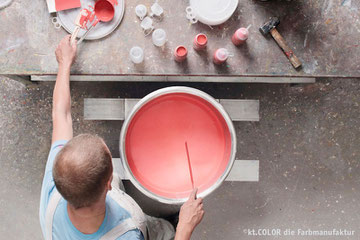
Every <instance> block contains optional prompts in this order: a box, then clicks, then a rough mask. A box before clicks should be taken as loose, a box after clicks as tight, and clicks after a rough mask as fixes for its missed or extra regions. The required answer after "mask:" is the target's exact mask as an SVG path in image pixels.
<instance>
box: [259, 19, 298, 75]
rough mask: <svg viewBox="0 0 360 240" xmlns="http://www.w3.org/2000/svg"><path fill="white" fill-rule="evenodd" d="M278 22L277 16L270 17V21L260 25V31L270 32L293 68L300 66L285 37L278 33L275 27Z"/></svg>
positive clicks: (263, 32) (264, 33)
mask: <svg viewBox="0 0 360 240" xmlns="http://www.w3.org/2000/svg"><path fill="white" fill-rule="evenodd" d="M279 24H280V20H279V19H278V18H277V17H274V18H270V21H268V22H267V23H264V25H263V26H262V27H260V32H261V33H262V34H263V35H264V36H265V35H266V34H268V33H269V32H270V34H271V36H272V37H273V38H274V39H275V41H276V43H277V44H278V45H279V47H280V48H281V49H282V50H283V51H284V53H285V55H286V56H287V58H288V59H289V61H290V62H291V64H292V65H293V66H294V68H295V69H297V68H299V67H300V66H301V62H300V61H299V59H298V58H297V57H296V56H295V54H294V52H293V51H292V50H291V48H290V47H289V46H288V45H287V43H286V42H285V39H284V38H283V37H282V36H281V35H280V33H279V32H278V30H276V27H277V26H278V25H279Z"/></svg>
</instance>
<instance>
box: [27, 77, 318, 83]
mask: <svg viewBox="0 0 360 240" xmlns="http://www.w3.org/2000/svg"><path fill="white" fill-rule="evenodd" d="M55 80H56V75H32V76H31V81H55ZM70 80H71V81H80V82H82V81H84V82H224V83H314V82H315V80H316V79H315V78H304V77H238V76H175V75H170V76H169V75H167V76H153V75H145V76H137V75H115V76H114V75H109V76H106V75H104V76H102V75H71V76H70Z"/></svg>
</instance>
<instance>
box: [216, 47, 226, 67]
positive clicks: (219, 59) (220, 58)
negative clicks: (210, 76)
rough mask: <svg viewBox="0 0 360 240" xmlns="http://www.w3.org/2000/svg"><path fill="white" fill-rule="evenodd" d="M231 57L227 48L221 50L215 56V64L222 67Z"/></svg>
mask: <svg viewBox="0 0 360 240" xmlns="http://www.w3.org/2000/svg"><path fill="white" fill-rule="evenodd" d="M228 57H229V51H228V50H227V49H226V48H219V49H218V50H216V51H215V53H214V56H213V62H214V63H215V64H216V65H221V64H223V63H224V62H226V60H227V59H228Z"/></svg>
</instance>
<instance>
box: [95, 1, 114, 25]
mask: <svg viewBox="0 0 360 240" xmlns="http://www.w3.org/2000/svg"><path fill="white" fill-rule="evenodd" d="M95 14H96V17H97V18H98V19H99V20H100V21H102V22H108V21H110V20H111V19H113V17H114V6H113V5H112V4H111V3H110V2H109V1H107V0H99V1H97V2H96V3H95Z"/></svg>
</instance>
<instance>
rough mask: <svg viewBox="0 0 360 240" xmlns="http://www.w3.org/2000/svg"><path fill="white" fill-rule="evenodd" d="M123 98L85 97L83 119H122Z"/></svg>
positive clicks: (123, 112)
mask: <svg viewBox="0 0 360 240" xmlns="http://www.w3.org/2000/svg"><path fill="white" fill-rule="evenodd" d="M124 118H125V100H124V99H112V98H85V99H84V119H86V120H123V119H124Z"/></svg>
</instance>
